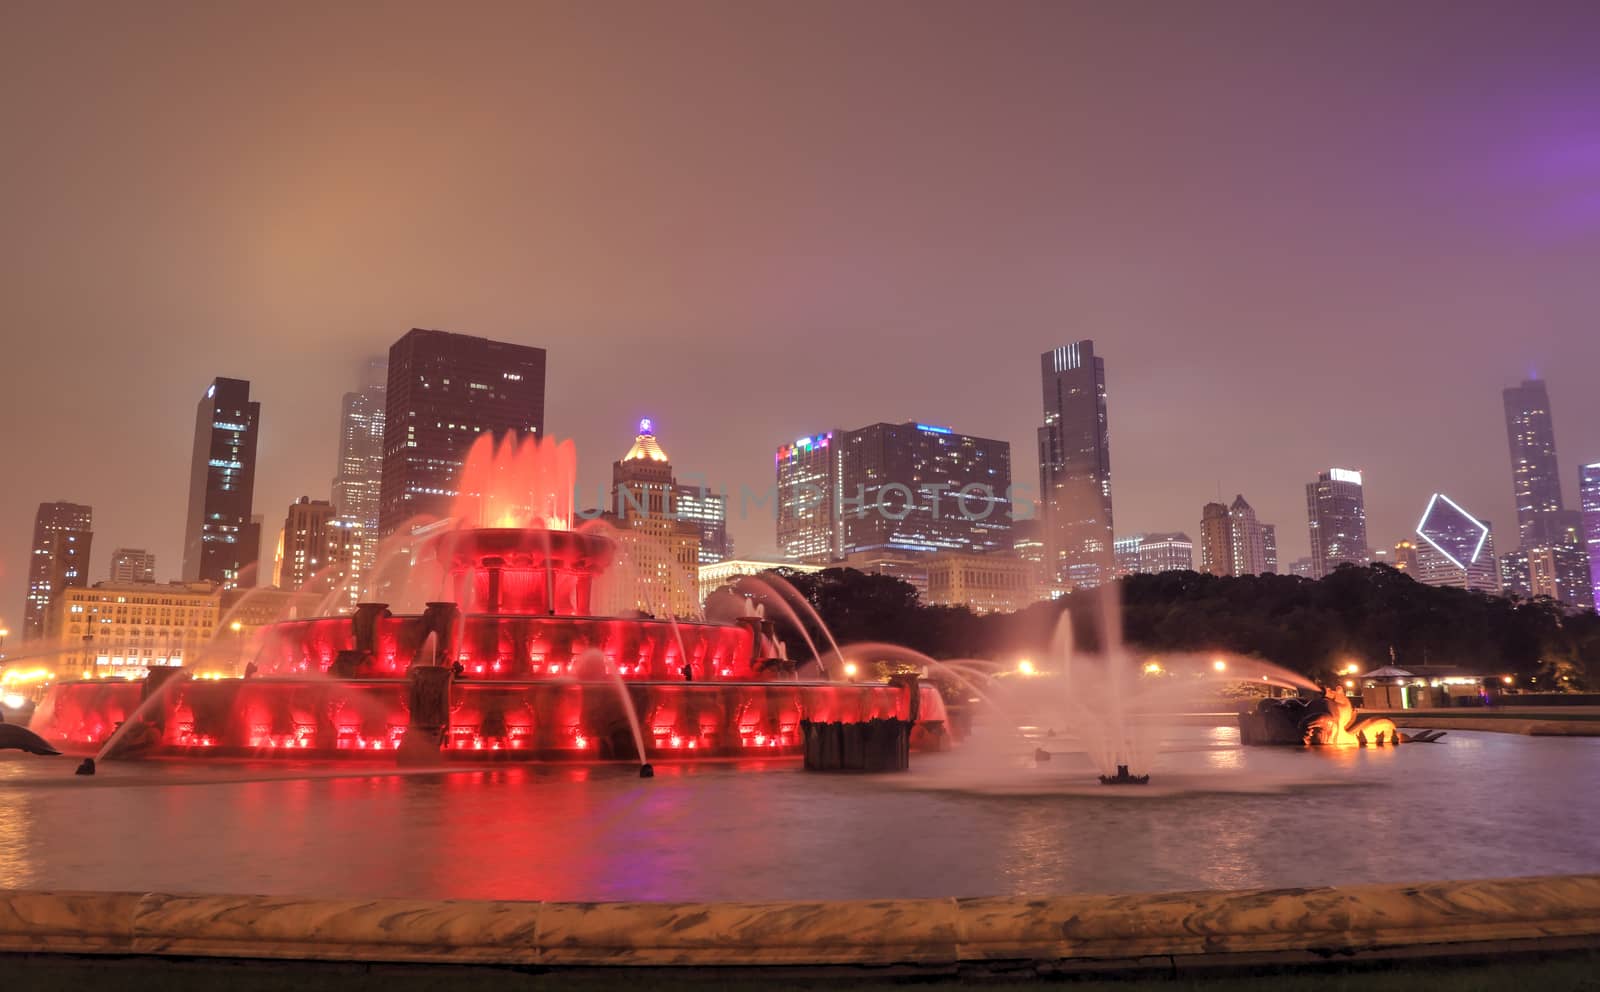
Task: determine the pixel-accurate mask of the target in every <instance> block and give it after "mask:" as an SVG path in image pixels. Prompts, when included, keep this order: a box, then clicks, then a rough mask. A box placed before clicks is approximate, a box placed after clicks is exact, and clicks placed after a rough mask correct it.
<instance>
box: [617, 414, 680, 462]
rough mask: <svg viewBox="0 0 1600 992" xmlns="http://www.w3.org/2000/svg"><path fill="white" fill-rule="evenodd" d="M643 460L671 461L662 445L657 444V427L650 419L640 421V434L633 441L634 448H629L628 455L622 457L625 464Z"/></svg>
mask: <svg viewBox="0 0 1600 992" xmlns="http://www.w3.org/2000/svg"><path fill="white" fill-rule="evenodd" d="M642 459H648V460H649V461H652V462H665V461H669V460H670V459H668V458H667V453H666V452H665V451H662V450H661V445H659V444H657V443H656V427H655V424H654V423H653V422H652V421H651V420H650V418H649V417H645V418H644V419H642V420H640V421H639V434H638V436H637V437H635V438H634V439H633V447H631V448H629V449H628V453H627V454H626V455H623V456H622V460H623V461H625V462H633V461H640V460H642Z"/></svg>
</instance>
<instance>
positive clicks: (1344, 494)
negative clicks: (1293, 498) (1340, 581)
mask: <svg viewBox="0 0 1600 992" xmlns="http://www.w3.org/2000/svg"><path fill="white" fill-rule="evenodd" d="M1306 521H1307V524H1308V526H1309V529H1310V533H1311V568H1312V576H1311V577H1312V578H1316V579H1320V578H1322V577H1323V576H1325V575H1329V574H1331V573H1332V572H1333V570H1334V569H1336V568H1338V567H1339V566H1340V565H1345V564H1352V565H1365V564H1366V563H1367V561H1368V560H1369V559H1370V558H1371V550H1370V549H1369V548H1368V546H1367V504H1366V497H1365V495H1364V494H1363V491H1362V487H1361V473H1360V472H1356V471H1352V470H1351V469H1347V468H1331V469H1329V470H1328V471H1326V472H1323V473H1321V474H1320V475H1318V476H1317V480H1316V481H1315V482H1309V483H1307V484H1306Z"/></svg>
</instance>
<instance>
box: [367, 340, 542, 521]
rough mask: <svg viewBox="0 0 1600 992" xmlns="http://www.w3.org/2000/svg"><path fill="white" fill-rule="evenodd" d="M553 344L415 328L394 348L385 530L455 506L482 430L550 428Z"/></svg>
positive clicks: (387, 410)
mask: <svg viewBox="0 0 1600 992" xmlns="http://www.w3.org/2000/svg"><path fill="white" fill-rule="evenodd" d="M544 375H545V352H544V349H543V348H531V347H528V346H526V345H520V344H507V343H505V342H503V341H490V340H488V339H487V338H476V337H470V336H468V335H465V334H450V333H448V332H446V331H430V330H422V329H413V330H411V331H408V332H407V333H406V334H405V336H404V337H402V338H400V340H398V341H396V342H395V343H394V345H393V346H391V347H390V348H389V380H388V385H387V387H386V394H385V406H384V419H383V482H382V485H381V487H380V495H379V505H378V537H380V538H383V537H387V536H388V535H390V534H392V533H394V532H395V531H396V530H398V529H400V527H401V525H402V524H404V523H405V522H406V521H408V520H411V519H413V518H416V517H422V518H435V519H437V518H442V517H445V516H447V515H448V514H449V513H450V504H451V500H452V499H454V498H455V496H456V488H455V487H456V480H457V479H458V478H459V477H460V475H461V463H462V461H463V460H464V459H465V458H466V454H467V450H468V449H469V448H471V447H472V442H473V441H475V440H477V438H478V435H479V434H483V433H489V434H493V435H495V436H500V435H502V434H506V433H509V432H513V431H515V432H517V433H519V434H535V435H541V436H542V435H543V434H544Z"/></svg>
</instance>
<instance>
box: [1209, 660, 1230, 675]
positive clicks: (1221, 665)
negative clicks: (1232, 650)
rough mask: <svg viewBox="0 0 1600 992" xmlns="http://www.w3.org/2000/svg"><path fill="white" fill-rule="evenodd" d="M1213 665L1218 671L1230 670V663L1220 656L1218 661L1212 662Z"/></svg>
mask: <svg viewBox="0 0 1600 992" xmlns="http://www.w3.org/2000/svg"><path fill="white" fill-rule="evenodd" d="M1211 667H1212V668H1213V669H1215V670H1216V671H1219V672H1225V671H1227V670H1228V663H1227V662H1226V661H1223V660H1222V659H1221V658H1218V659H1217V660H1216V661H1213V662H1212V663H1211Z"/></svg>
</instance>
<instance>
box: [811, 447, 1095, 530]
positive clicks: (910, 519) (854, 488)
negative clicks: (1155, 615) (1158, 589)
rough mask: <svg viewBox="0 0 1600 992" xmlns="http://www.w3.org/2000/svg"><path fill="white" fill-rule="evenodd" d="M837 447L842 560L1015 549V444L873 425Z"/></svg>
mask: <svg viewBox="0 0 1600 992" xmlns="http://www.w3.org/2000/svg"><path fill="white" fill-rule="evenodd" d="M835 443H836V444H837V446H838V453H837V455H836V457H837V459H838V484H839V489H838V492H839V494H840V495H839V499H838V503H837V507H838V513H839V517H840V521H841V522H840V528H839V533H840V542H841V543H840V547H839V552H840V554H842V555H846V554H852V553H854V552H857V551H875V550H879V549H884V548H887V549H892V550H896V551H926V552H937V551H976V552H990V551H1007V552H1009V551H1010V550H1011V492H1010V490H1011V445H1010V444H1008V443H1006V442H1005V441H996V440H993V439H991V438H986V437H974V436H972V435H968V434H957V433H956V432H955V431H953V430H951V429H950V428H948V427H936V426H933V425H931V424H919V423H904V424H882V423H880V424H869V425H868V426H866V427H862V428H858V429H857V430H853V431H844V432H840V433H836V434H835ZM1109 550H1110V545H1109V543H1108V544H1107V551H1109Z"/></svg>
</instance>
